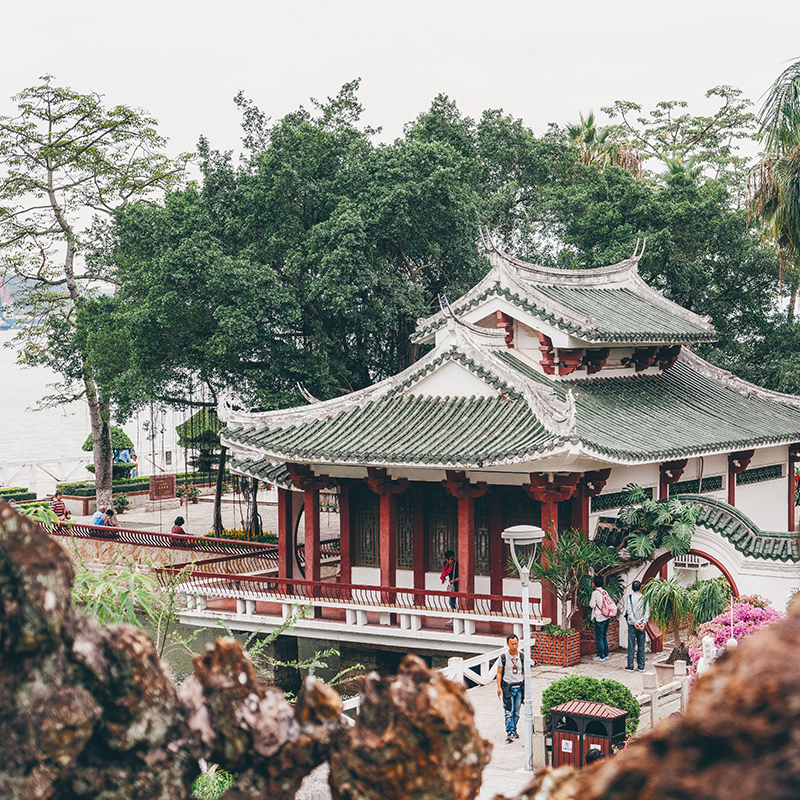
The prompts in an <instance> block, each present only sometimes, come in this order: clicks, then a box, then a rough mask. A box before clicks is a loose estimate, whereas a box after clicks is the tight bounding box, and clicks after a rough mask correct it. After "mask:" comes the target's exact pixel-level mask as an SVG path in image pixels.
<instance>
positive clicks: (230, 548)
mask: <svg viewBox="0 0 800 800" xmlns="http://www.w3.org/2000/svg"><path fill="white" fill-rule="evenodd" d="M48 532H49V533H52V534H54V535H56V536H74V537H75V538H76V539H95V540H97V541H103V542H119V543H121V544H135V545H143V546H145V547H166V548H170V549H171V550H198V551H201V552H206V553H233V554H242V553H255V552H259V553H271V552H273V551H274V552H275V553H276V554H277V552H278V547H277V545H274V544H264V543H262V542H242V541H239V540H238V539H219V538H216V537H214V536H190V535H188V534H180V533H158V532H156V531H137V530H131V529H130V528H107V527H105V526H104V525H83V524H77V525H76V524H73V525H66V524H61V525H56V526H55V527H53V528H50V529H48ZM276 557H277V555H276Z"/></svg>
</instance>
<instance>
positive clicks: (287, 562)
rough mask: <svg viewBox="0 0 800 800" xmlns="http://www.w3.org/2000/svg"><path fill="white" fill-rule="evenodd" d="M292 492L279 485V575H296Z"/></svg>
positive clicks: (286, 576) (283, 576) (282, 576)
mask: <svg viewBox="0 0 800 800" xmlns="http://www.w3.org/2000/svg"><path fill="white" fill-rule="evenodd" d="M293 545H294V528H293V515H292V492H291V491H290V490H289V489H283V488H281V487H278V577H279V578H293V577H294V553H293V552H292V550H293Z"/></svg>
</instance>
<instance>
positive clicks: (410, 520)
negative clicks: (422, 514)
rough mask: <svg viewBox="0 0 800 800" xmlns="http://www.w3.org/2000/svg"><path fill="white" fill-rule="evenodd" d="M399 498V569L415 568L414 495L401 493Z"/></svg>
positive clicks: (406, 492)
mask: <svg viewBox="0 0 800 800" xmlns="http://www.w3.org/2000/svg"><path fill="white" fill-rule="evenodd" d="M396 497H397V567H398V569H413V568H414V494H413V492H412V491H410V490H409V491H405V492H401V493H400V494H398V495H396Z"/></svg>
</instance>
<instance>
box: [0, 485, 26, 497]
mask: <svg viewBox="0 0 800 800" xmlns="http://www.w3.org/2000/svg"><path fill="white" fill-rule="evenodd" d="M27 491H28V487H27V486H9V487H8V488H6V489H0V497H7V496H8V495H11V496H12V497H14V495H17V494H20V493H22V492H27Z"/></svg>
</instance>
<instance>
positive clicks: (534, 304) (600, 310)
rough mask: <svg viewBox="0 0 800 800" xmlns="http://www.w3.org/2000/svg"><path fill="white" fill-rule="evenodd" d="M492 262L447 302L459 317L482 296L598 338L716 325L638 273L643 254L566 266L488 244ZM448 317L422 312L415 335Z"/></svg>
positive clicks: (694, 336)
mask: <svg viewBox="0 0 800 800" xmlns="http://www.w3.org/2000/svg"><path fill="white" fill-rule="evenodd" d="M487 251H488V254H489V260H490V262H491V270H490V271H489V274H488V275H487V276H486V277H485V278H484V279H483V280H482V281H480V283H478V284H477V285H476V286H475V287H474V288H473V289H471V290H470V291H469V292H467V293H466V294H465V295H464V296H463V297H461V298H460V299H459V300H458V301H456V302H454V303H453V305H452V312H453V313H454V314H455V315H456V316H458V317H460V316H463V315H465V314H468V313H469V312H470V310H472V309H473V308H475V307H476V306H479V305H482V304H483V303H484V302H485V301H486V300H488V299H490V298H492V297H497V298H500V299H503V300H506V301H507V302H509V303H511V304H512V305H513V306H514V307H515V308H517V309H519V310H520V311H522V312H524V313H523V314H521V316H520V318H521V319H524V318H525V316H529V317H530V318H531V321H530V324H531V325H532V326H533V327H534V328H536V327H537V322H545V323H548V324H549V325H552V326H553V327H554V328H557V329H559V330H561V331H564V332H566V333H568V334H570V335H571V336H573V337H574V338H576V339H579V340H582V341H585V342H587V343H592V344H595V345H599V344H612V345H613V344H616V345H620V344H625V343H638V342H652V343H688V342H708V341H714V340H715V339H716V332H715V331H714V328H713V326H712V325H711V324H710V323H709V322H708V321H707V320H706V319H705V318H703V317H699V316H698V315H697V314H693V313H692V312H691V311H688V310H686V309H685V308H682V307H681V306H679V305H677V304H676V303H673V302H671V301H670V300H667V298H665V297H664V296H663V295H661V294H659V293H658V292H656V291H655V290H653V289H651V288H650V287H649V286H648V285H647V284H646V283H645V282H644V281H643V280H642V279H641V278H640V277H639V273H638V269H637V264H638V262H639V258H640V257H641V254H639V255H638V256H637V255H634V256H632V257H631V258H628V259H626V260H625V261H621V262H620V263H619V264H614V265H612V266H609V267H601V268H599V269H590V270H565V269H551V268H548V267H537V266H535V265H533V264H529V263H527V262H524V261H519V260H518V259H515V258H512V257H511V256H508V255H506V254H505V253H501V252H500V251H498V250H496V249H494V248H492V247H488V246H487ZM445 323H446V316H445V314H444V313H443V312H441V311H440V312H438V313H437V314H434V315H433V316H431V317H428V318H427V319H423V320H419V322H418V324H417V330H416V331H415V333H414V334H413V335H412V337H411V338H412V340H414V341H416V342H429V341H432V339H433V335H434V334H435V332H436V331H437V330H439V329H440V328H442V327H443V326H444V325H445Z"/></svg>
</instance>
